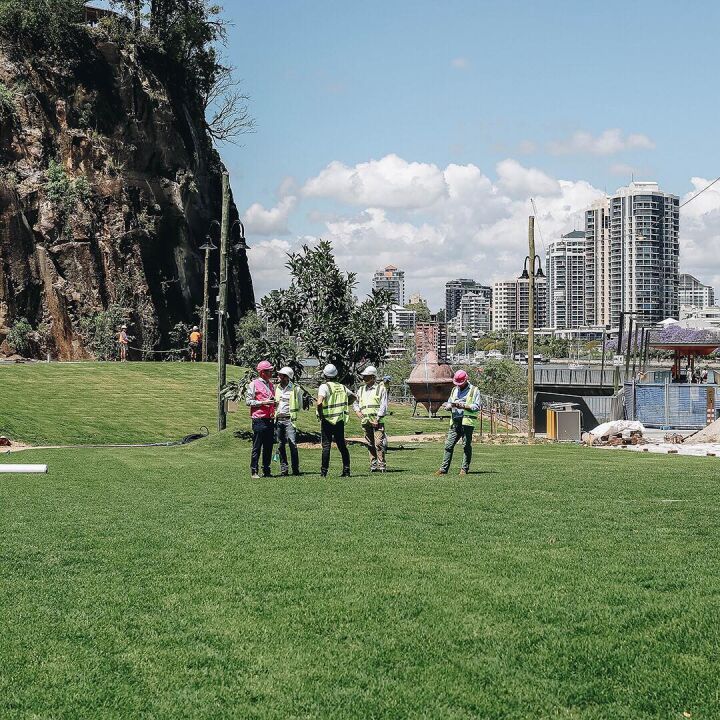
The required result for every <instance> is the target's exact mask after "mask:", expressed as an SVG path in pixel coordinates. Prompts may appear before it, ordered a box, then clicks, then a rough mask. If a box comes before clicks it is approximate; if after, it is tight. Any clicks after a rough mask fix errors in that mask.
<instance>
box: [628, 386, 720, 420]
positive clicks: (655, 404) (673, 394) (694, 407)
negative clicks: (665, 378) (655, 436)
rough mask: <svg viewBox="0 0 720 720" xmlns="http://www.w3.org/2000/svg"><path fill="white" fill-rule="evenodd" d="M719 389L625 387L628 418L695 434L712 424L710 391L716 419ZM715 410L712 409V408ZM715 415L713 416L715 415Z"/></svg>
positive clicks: (701, 387)
mask: <svg viewBox="0 0 720 720" xmlns="http://www.w3.org/2000/svg"><path fill="white" fill-rule="evenodd" d="M715 388H717V386H716V385H701V384H697V385H687V384H680V383H663V384H659V383H651V384H648V383H625V414H626V417H627V418H628V419H630V420H639V421H640V422H641V423H642V424H643V425H645V426H646V427H658V428H677V429H685V430H695V429H699V428H703V427H705V425H706V424H707V420H708V390H710V389H712V395H713V396H714V398H711V403H712V404H713V405H714V411H715V412H714V415H715V416H717V413H718V409H720V397H718V395H719V393H718V392H717V390H716V389H715ZM711 410H712V408H711ZM711 414H712V413H711Z"/></svg>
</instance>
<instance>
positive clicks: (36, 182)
mask: <svg viewBox="0 0 720 720" xmlns="http://www.w3.org/2000/svg"><path fill="white" fill-rule="evenodd" d="M116 7H118V9H119V10H122V11H125V12H130V14H129V15H126V14H122V13H112V12H108V11H99V10H92V9H88V8H84V5H83V3H82V2H77V1H76V0H26V1H25V2H24V3H22V4H20V3H17V2H16V1H15V0H0V353H2V352H6V353H8V352H11V351H12V348H11V347H10V346H9V344H8V343H7V341H6V338H7V335H8V333H9V331H10V330H11V329H12V327H13V325H14V323H16V322H17V321H18V320H19V319H20V318H26V319H27V320H28V321H29V322H30V324H31V326H32V327H33V328H34V329H35V330H36V331H39V329H40V328H42V329H43V333H42V336H43V350H44V349H45V346H46V347H47V352H50V353H51V354H52V355H56V356H57V357H61V358H77V357H86V356H95V357H106V356H107V355H108V354H109V353H108V347H109V346H108V343H109V342H110V343H111V337H105V336H104V334H107V333H108V332H111V331H112V330H114V329H115V328H112V327H111V325H112V323H113V322H114V319H117V318H120V317H121V318H122V320H123V321H125V322H127V323H128V324H129V325H131V328H130V330H131V334H132V335H134V336H135V337H136V339H137V347H138V348H140V349H141V350H142V351H143V352H144V353H147V352H148V351H150V350H152V349H154V348H156V347H158V345H163V342H164V341H167V340H168V339H169V337H170V334H171V333H172V331H173V329H174V328H175V327H176V326H177V324H178V323H180V322H185V323H187V322H193V321H197V308H198V306H200V305H202V276H203V258H204V256H203V253H201V252H200V251H199V247H200V245H202V244H203V243H204V241H205V238H206V235H207V234H208V232H209V228H210V227H211V223H212V221H213V220H215V219H218V218H219V216H220V203H221V198H220V174H221V172H222V171H223V170H224V167H223V165H222V162H221V160H220V157H219V155H218V153H217V152H216V150H215V148H214V146H213V138H215V139H222V138H224V139H232V137H233V136H235V135H236V134H237V133H238V132H242V131H245V130H248V129H249V128H250V127H251V123H250V121H249V119H248V116H247V106H246V104H244V101H243V99H242V95H241V94H239V93H237V92H235V90H234V86H233V81H232V71H231V69H230V68H228V67H226V66H224V65H223V64H222V63H221V62H220V59H219V56H218V53H217V49H216V47H215V44H216V43H217V42H218V41H222V39H223V37H224V30H225V28H224V25H223V23H222V21H221V19H220V16H219V15H218V13H219V9H218V8H217V7H214V6H212V5H210V4H209V3H207V2H204V1H201V0H188V1H187V2H173V1H170V0H168V1H167V2H153V3H152V4H150V5H149V6H147V7H146V5H145V4H144V3H142V2H137V3H136V2H132V3H129V4H128V3H116ZM223 98H224V99H223ZM218 114H219V117H218ZM231 212H232V214H233V215H234V216H235V217H236V216H237V212H236V210H235V207H234V206H232V208H231ZM216 240H217V238H216ZM233 253H234V255H233V257H232V258H231V263H230V305H229V308H230V320H231V321H232V322H236V321H237V319H238V318H239V317H240V316H241V315H242V314H243V313H244V312H245V311H246V310H247V309H249V308H251V307H253V306H254V297H253V290H252V282H251V279H250V274H249V269H248V265H247V257H246V255H245V251H244V250H241V249H239V250H234V251H233ZM217 274H218V258H217V255H215V256H214V257H211V266H210V278H211V285H213V284H215V282H216V278H217ZM211 295H214V293H211ZM211 310H212V308H211ZM98 333H104V334H103V335H102V337H101V336H99V335H98ZM36 346H37V347H40V344H39V343H36ZM111 346H112V345H110V347H111ZM36 352H37V353H38V354H39V351H36ZM43 355H44V352H43Z"/></svg>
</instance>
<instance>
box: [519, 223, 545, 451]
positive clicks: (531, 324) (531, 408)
mask: <svg viewBox="0 0 720 720" xmlns="http://www.w3.org/2000/svg"><path fill="white" fill-rule="evenodd" d="M528 250H529V251H530V252H529V255H527V256H526V257H525V264H524V265H523V271H522V275H520V279H521V280H527V281H528V342H527V345H528V347H527V353H528V443H530V444H531V443H532V442H533V440H534V439H535V278H536V277H539V278H542V277H545V273H543V270H542V265H541V263H540V256H539V255H536V254H535V217H534V216H533V215H530V217H529V218H528ZM536 260H537V271H536V270H535V261H536ZM528 267H529V268H530V270H529V271H528Z"/></svg>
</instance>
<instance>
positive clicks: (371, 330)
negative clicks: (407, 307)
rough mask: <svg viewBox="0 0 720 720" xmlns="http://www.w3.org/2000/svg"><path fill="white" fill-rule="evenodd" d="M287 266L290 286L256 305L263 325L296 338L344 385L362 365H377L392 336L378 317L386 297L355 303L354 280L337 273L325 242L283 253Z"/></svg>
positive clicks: (375, 295)
mask: <svg viewBox="0 0 720 720" xmlns="http://www.w3.org/2000/svg"><path fill="white" fill-rule="evenodd" d="M287 267H288V269H289V270H290V275H291V278H292V279H291V282H290V287H288V288H287V289H285V290H274V291H273V292H271V293H270V294H269V295H267V296H266V297H265V298H263V301H262V310H263V313H264V314H265V316H266V317H267V318H268V320H269V322H271V323H272V324H273V325H275V326H277V327H278V328H281V329H282V330H283V331H285V332H286V333H287V334H288V335H291V336H294V337H296V338H297V339H298V340H299V341H300V343H301V344H302V346H303V347H304V349H305V351H306V352H307V353H308V355H310V356H311V357H314V358H317V360H319V361H320V363H321V364H324V363H328V362H332V363H333V364H335V365H336V366H337V368H338V371H339V374H340V379H341V380H343V381H345V382H347V381H349V380H350V379H352V378H353V377H354V376H356V374H357V372H358V370H359V369H360V368H361V367H362V366H364V365H366V364H368V363H372V364H375V365H377V364H379V363H380V362H381V361H382V360H383V358H384V357H385V353H386V352H387V349H388V347H389V346H390V340H391V337H392V333H391V331H390V330H389V329H388V328H386V327H385V320H384V316H383V312H384V310H385V309H386V308H387V307H388V306H389V305H390V303H391V296H390V293H388V292H386V291H380V292H377V291H373V292H372V294H370V295H369V296H368V297H367V298H365V299H364V300H363V301H362V302H360V303H358V302H356V300H355V297H354V295H353V292H354V290H355V287H356V285H357V278H356V275H355V273H344V272H342V271H341V270H340V269H339V268H338V266H337V264H336V262H335V257H334V256H333V253H332V245H331V244H330V243H329V242H327V241H321V242H320V243H318V245H316V246H315V247H310V246H308V245H304V246H303V248H302V250H301V251H300V252H298V253H289V254H288V262H287Z"/></svg>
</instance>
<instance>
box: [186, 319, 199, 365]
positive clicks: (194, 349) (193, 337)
mask: <svg viewBox="0 0 720 720" xmlns="http://www.w3.org/2000/svg"><path fill="white" fill-rule="evenodd" d="M201 343H202V333H201V332H200V328H199V327H198V326H197V325H193V327H192V330H191V331H190V337H189V338H188V354H189V356H190V362H197V359H198V353H199V352H200V351H201V347H200V344H201Z"/></svg>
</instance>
